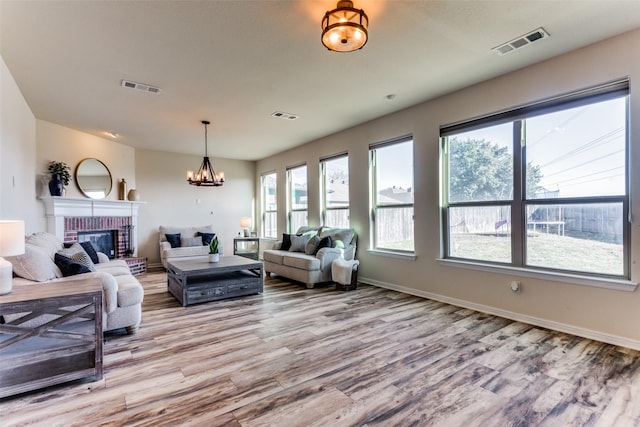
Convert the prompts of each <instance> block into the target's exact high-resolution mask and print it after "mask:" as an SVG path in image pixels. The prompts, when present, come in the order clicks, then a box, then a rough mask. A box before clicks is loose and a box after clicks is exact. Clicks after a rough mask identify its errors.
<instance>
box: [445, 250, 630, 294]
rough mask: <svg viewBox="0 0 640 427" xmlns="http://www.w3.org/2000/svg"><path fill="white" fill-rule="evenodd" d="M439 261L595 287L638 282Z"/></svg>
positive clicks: (618, 288) (625, 287) (615, 287)
mask: <svg viewBox="0 0 640 427" xmlns="http://www.w3.org/2000/svg"><path fill="white" fill-rule="evenodd" d="M437 261H438V263H439V264H440V265H444V266H447V267H456V268H466V269H469V270H478V271H486V272H490V273H502V274H511V275H514V276H520V277H530V278H533V279H542V280H552V281H555V282H563V283H571V284H574V285H582V286H592V287H595V288H604V289H613V290H616V291H625V292H634V291H635V290H636V287H637V286H638V284H637V283H636V282H632V281H630V280H625V279H608V278H602V277H591V276H581V275H579V274H568V273H555V272H550V271H538V270H532V269H528V268H519V267H509V266H501V265H489V264H482V263H479V262H470V261H460V260H452V259H442V258H438V260H437Z"/></svg>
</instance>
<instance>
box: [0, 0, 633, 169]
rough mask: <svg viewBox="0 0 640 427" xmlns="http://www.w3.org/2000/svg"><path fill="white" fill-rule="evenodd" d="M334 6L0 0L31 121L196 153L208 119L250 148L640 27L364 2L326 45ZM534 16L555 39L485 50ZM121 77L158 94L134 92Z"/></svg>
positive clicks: (5, 52)
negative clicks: (358, 43)
mask: <svg viewBox="0 0 640 427" xmlns="http://www.w3.org/2000/svg"><path fill="white" fill-rule="evenodd" d="M335 5H336V1H335V0H312V1H310V0H304V1H303V0H296V1H260V0H255V1H240V0H237V1H233V0H227V1H223V0H220V1H66V0H65V1H56V0H47V1H26V0H16V1H14V0H1V2H0V26H1V28H0V52H1V54H2V57H3V59H4V61H5V63H6V64H7V66H8V67H9V70H10V71H11V73H12V75H13V77H14V79H15V80H16V82H17V84H18V86H19V87H20V89H21V90H22V93H23V95H24V97H25V99H26V100H27V103H28V104H29V106H30V108H31V110H32V111H33V113H34V114H35V116H36V117H37V118H38V119H42V120H46V121H49V122H53V123H57V124H60V125H63V126H66V127H69V128H73V129H78V130H80V131H83V132H87V133H90V134H94V135H98V136H101V137H104V138H109V137H108V136H106V135H105V133H104V132H105V131H112V132H117V133H118V134H119V135H120V136H119V137H118V138H117V139H116V141H118V142H120V143H122V144H126V145H130V146H133V147H139V148H144V149H151V150H163V151H170V152H180V153H191V154H198V155H202V154H203V150H204V129H203V127H202V125H201V124H200V121H201V120H203V119H205V120H210V121H211V122H212V124H211V126H209V154H210V155H212V156H215V157H227V158H235V159H247V160H257V159H261V158H264V157H267V156H269V155H272V154H275V153H277V152H280V151H283V150H286V149H288V148H291V147H294V146H297V145H300V144H303V143H305V142H309V141H311V140H314V139H317V138H320V137H323V136H326V135H329V134H332V133H335V132H338V131H340V130H343V129H346V128H349V127H351V126H354V125H356V124H359V123H363V122H366V121H368V120H371V119H374V118H376V117H380V116H382V115H385V114H388V113H391V112H394V111H398V110H401V109H404V108H406V107H408V106H411V105H415V104H417V103H420V102H422V101H424V100H427V99H431V98H434V97H437V96H439V95H442V94H445V93H448V92H451V91H454V90H457V89H459V88H462V87H465V86H468V85H471V84H474V83H477V82H480V81H483V80H487V79H489V78H492V77H495V76H498V75H501V74H504V73H507V72H509V71H513V70H516V69H518V68H521V67H524V66H527V65H529V64H532V63H535V62H539V61H542V60H545V59H547V58H551V57H553V56H556V55H559V54H562V53H564V52H567V51H570V50H573V49H576V48H579V47H582V46H586V45H588V44H591V43H594V42H596V41H599V40H602V39H605V38H608V37H610V36H613V35H616V34H620V33H623V32H626V31H629V30H632V29H635V28H640V1H633V0H632V1H614V0H610V1H606V0H601V1H526V0H525V1H481V0H475V1H452V0H450V1H400V0H386V1H381V0H355V2H354V6H355V7H358V8H363V9H364V10H365V11H366V13H367V14H368V15H369V21H370V26H369V42H368V43H367V45H366V46H365V47H364V48H363V49H362V50H360V51H356V52H352V53H336V52H329V51H327V50H326V49H325V48H324V47H323V46H322V44H321V43H320V32H321V30H320V21H321V19H322V16H323V15H324V12H325V11H326V10H327V9H332V8H334V7H335ZM538 27H544V29H546V30H547V32H549V33H550V34H551V37H550V38H547V39H543V40H541V41H539V42H537V43H535V44H533V45H531V46H527V47H525V48H523V49H520V50H517V51H515V52H513V53H510V54H508V55H505V56H498V55H496V54H495V53H494V52H492V51H491V48H493V47H495V46H497V45H499V44H501V43H504V42H507V41H509V40H511V39H514V38H516V37H518V36H520V35H523V34H525V33H528V32H529V31H532V30H535V29H536V28H538ZM630 54H634V53H631V52H630ZM635 54H637V52H635ZM122 79H127V80H132V81H135V82H141V83H147V84H151V85H154V86H157V87H160V88H161V89H162V92H161V93H160V94H158V95H154V94H149V93H143V92H139V91H135V90H131V89H125V88H122V87H121V86H120V82H121V80H122ZM389 94H394V95H396V97H395V99H394V100H393V101H389V100H387V99H385V96H386V95H389ZM274 111H284V112H287V113H293V114H296V115H299V116H300V118H299V119H297V120H284V119H276V118H273V117H271V113H273V112H274Z"/></svg>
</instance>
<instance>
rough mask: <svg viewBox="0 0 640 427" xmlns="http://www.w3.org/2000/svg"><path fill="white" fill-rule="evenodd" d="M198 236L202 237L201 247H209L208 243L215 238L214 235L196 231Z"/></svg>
mask: <svg viewBox="0 0 640 427" xmlns="http://www.w3.org/2000/svg"><path fill="white" fill-rule="evenodd" d="M198 236H201V237H202V245H203V246H209V243H211V241H212V240H213V239H215V237H216V233H202V232H200V231H198Z"/></svg>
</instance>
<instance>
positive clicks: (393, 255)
mask: <svg viewBox="0 0 640 427" xmlns="http://www.w3.org/2000/svg"><path fill="white" fill-rule="evenodd" d="M367 253H368V254H371V255H376V256H384V257H388V258H397V259H404V260H408V261H415V260H416V254H415V253H403V252H392V251H383V250H380V249H367Z"/></svg>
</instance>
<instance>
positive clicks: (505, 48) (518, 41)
mask: <svg viewBox="0 0 640 427" xmlns="http://www.w3.org/2000/svg"><path fill="white" fill-rule="evenodd" d="M547 37H549V33H547V32H546V31H545V30H544V28H542V27H540V28H538V29H537V30H534V31H531V32H530V33H528V34H525V35H523V36H520V37H518V38H515V39H513V40H511V41H509V42H506V43H503V44H501V45H500V46H496V47H494V48H493V49H491V50H493V51H494V52H496V53H497V54H498V55H505V54H507V53H510V52H513V51H514V50H516V49H520V48H521V47H525V46H529V45H530V44H531V43H533V42H536V41H538V40H542V39H544V38H547Z"/></svg>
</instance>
